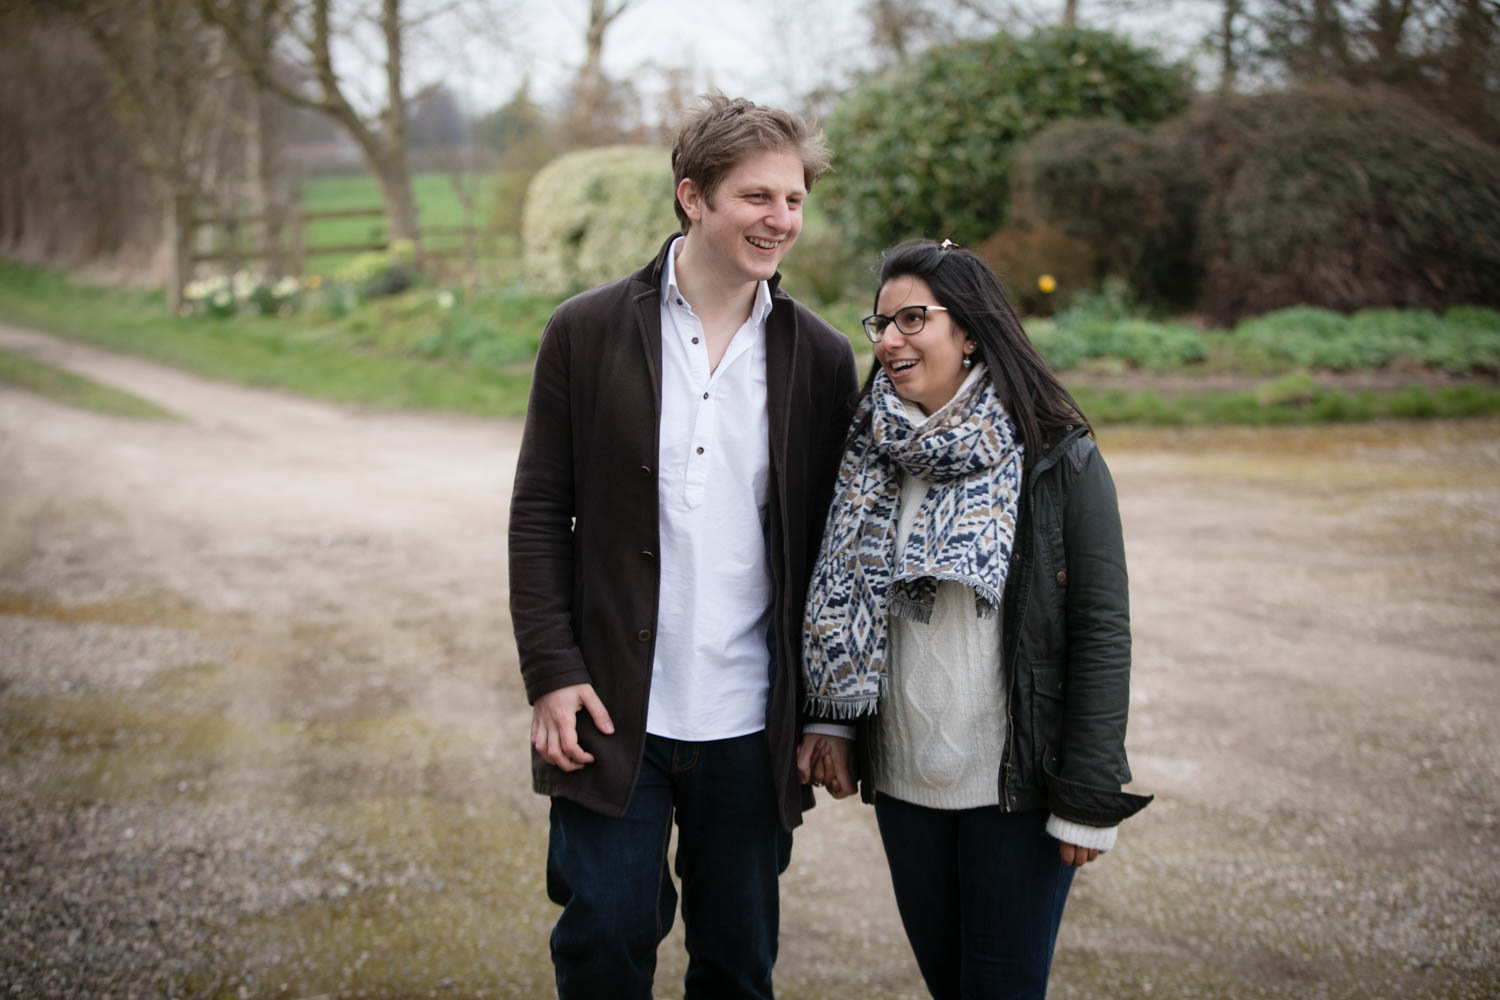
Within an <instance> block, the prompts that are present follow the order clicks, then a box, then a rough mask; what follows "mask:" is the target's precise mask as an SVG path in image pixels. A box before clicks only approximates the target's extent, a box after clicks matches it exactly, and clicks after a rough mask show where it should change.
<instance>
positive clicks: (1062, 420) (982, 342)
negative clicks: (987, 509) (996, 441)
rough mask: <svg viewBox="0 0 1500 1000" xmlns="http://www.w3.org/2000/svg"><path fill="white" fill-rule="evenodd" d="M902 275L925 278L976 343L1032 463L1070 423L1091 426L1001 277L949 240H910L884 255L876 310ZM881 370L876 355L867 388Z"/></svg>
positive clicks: (939, 302)
mask: <svg viewBox="0 0 1500 1000" xmlns="http://www.w3.org/2000/svg"><path fill="white" fill-rule="evenodd" d="M904 277H913V278H920V279H922V280H923V281H924V282H926V283H927V287H928V288H930V289H932V294H933V296H934V297H936V298H937V302H936V303H934V305H940V306H943V307H944V308H946V309H947V310H948V316H949V318H950V319H951V320H952V321H953V323H954V324H955V325H956V326H957V327H958V328H959V329H960V330H961V331H962V332H964V333H965V334H967V335H968V336H969V337H971V338H973V340H974V342H975V344H977V345H978V348H979V356H980V358H981V359H983V361H984V363H985V365H986V366H987V367H988V368H989V371H990V377H991V378H992V379H994V380H995V386H996V388H997V389H998V390H999V392H1000V398H1001V399H1002V400H1004V401H1005V406H1006V408H1007V409H1008V410H1009V411H1010V415H1011V419H1013V420H1014V421H1015V422H1016V430H1017V431H1018V432H1019V433H1020V435H1021V441H1022V443H1023V444H1025V445H1026V464H1027V465H1028V466H1029V465H1030V464H1031V463H1032V462H1033V461H1035V460H1037V459H1040V458H1041V457H1042V456H1043V455H1044V454H1045V453H1046V445H1048V444H1049V443H1051V442H1054V441H1058V440H1060V439H1061V437H1062V435H1063V434H1065V433H1066V432H1067V430H1068V429H1069V428H1070V427H1076V426H1079V425H1082V426H1085V427H1087V426H1088V421H1087V420H1086V419H1085V418H1084V415H1083V410H1082V409H1080V408H1079V406H1078V403H1077V401H1076V400H1074V399H1073V397H1072V395H1071V394H1070V393H1069V392H1068V390H1067V389H1064V388H1063V385H1062V383H1061V382H1059V381H1058V380H1057V376H1056V375H1053V374H1052V372H1051V370H1049V369H1048V368H1047V363H1046V362H1045V361H1043V360H1042V356H1041V355H1040V354H1039V353H1037V349H1036V348H1035V347H1034V346H1032V343H1031V338H1029V337H1027V336H1026V331H1025V330H1023V329H1022V328H1021V321H1020V320H1019V319H1017V318H1016V311H1015V310H1014V309H1013V308H1011V304H1010V300H1009V299H1008V298H1006V296H1005V289H1003V288H1002V287H1001V286H1000V279H998V278H996V277H995V273H994V272H993V271H991V270H990V269H989V267H988V266H987V265H986V264H985V263H984V261H982V260H980V259H979V258H978V257H976V256H975V255H974V254H972V253H970V252H969V251H968V250H965V249H963V248H962V247H959V246H955V245H953V244H951V243H950V244H948V245H946V246H940V245H939V244H937V243H935V242H933V241H932V240H911V241H909V242H906V243H900V244H897V245H896V246H894V247H892V248H891V249H889V250H887V251H886V252H885V253H884V254H883V255H882V256H881V258H880V281H879V283H878V284H877V285H876V286H875V300H876V306H875V309H876V310H877V311H878V310H879V308H880V305H879V301H880V289H882V288H884V287H885V285H886V283H887V282H889V281H892V280H894V279H896V278H904ZM879 370H880V362H879V360H877V361H876V362H875V366H874V367H873V368H872V369H871V370H870V375H869V377H868V378H867V379H866V380H865V385H864V392H866V393H868V392H869V391H870V386H871V385H872V384H873V383H874V381H875V374H876V372H878V371H879ZM1090 430H1092V428H1090Z"/></svg>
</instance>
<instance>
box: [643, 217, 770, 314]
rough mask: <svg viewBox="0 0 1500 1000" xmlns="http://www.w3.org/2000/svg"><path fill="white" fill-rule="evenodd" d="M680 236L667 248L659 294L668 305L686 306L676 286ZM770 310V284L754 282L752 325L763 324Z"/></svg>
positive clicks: (751, 310)
mask: <svg viewBox="0 0 1500 1000" xmlns="http://www.w3.org/2000/svg"><path fill="white" fill-rule="evenodd" d="M682 247H683V241H682V237H678V238H677V239H675V240H673V241H672V245H671V247H670V248H668V250H667V260H666V263H665V264H664V265H663V266H662V269H661V295H662V301H663V302H665V303H667V304H668V305H678V304H682V305H683V306H684V307H686V304H687V300H686V299H684V298H683V297H682V292H681V290H680V289H679V288H678V287H677V255H678V254H680V253H682ZM770 312H771V286H770V285H769V284H767V283H766V282H764V281H757V282H756V283H755V304H754V305H752V306H751V307H750V322H751V324H753V325H754V326H762V325H764V324H765V321H766V316H768V315H769V314H770Z"/></svg>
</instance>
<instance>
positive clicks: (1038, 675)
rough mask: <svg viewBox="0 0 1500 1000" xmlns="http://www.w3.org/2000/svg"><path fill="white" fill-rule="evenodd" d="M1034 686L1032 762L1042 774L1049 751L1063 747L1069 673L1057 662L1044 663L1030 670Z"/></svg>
mask: <svg viewBox="0 0 1500 1000" xmlns="http://www.w3.org/2000/svg"><path fill="white" fill-rule="evenodd" d="M1031 684H1032V688H1031V749H1032V759H1033V760H1034V761H1035V763H1036V768H1037V773H1038V774H1041V773H1042V771H1043V769H1044V767H1045V766H1046V765H1047V764H1048V762H1047V761H1046V760H1045V759H1044V758H1045V756H1046V755H1047V754H1048V753H1050V752H1051V751H1050V749H1049V748H1050V747H1057V746H1061V745H1062V736H1063V732H1062V730H1063V694H1064V689H1065V687H1066V684H1067V681H1066V672H1065V671H1064V670H1063V668H1062V666H1061V665H1060V664H1059V663H1058V662H1057V661H1056V660H1042V661H1040V662H1038V663H1037V664H1035V665H1034V666H1033V667H1032V668H1031ZM1050 763H1051V767H1052V769H1053V770H1056V769H1057V768H1058V762H1057V761H1055V760H1054V761H1051V762H1050Z"/></svg>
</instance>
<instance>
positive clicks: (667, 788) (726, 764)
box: [547, 733, 792, 1000]
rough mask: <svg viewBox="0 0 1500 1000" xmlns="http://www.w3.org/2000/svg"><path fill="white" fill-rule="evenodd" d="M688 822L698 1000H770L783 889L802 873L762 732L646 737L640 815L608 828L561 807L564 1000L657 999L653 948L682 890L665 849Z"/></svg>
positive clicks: (556, 836)
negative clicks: (784, 878) (786, 880)
mask: <svg viewBox="0 0 1500 1000" xmlns="http://www.w3.org/2000/svg"><path fill="white" fill-rule="evenodd" d="M674 813H675V814H676V821H677V859H676V863H675V869H676V872H677V877H678V878H679V879H680V880H681V881H682V920H683V924H684V926H685V928H686V932H687V934H686V937H687V952H688V969H687V977H686V980H685V987H686V996H687V998H688V1000H694V998H705V1000H707V998H720V997H724V998H734V997H746V998H755V1000H771V997H772V992H771V968H772V966H774V965H775V964H776V935H777V927H778V922H779V919H780V911H779V907H778V900H777V887H776V880H777V876H779V875H780V874H781V873H782V872H783V871H785V870H786V866H787V863H788V862H789V861H790V860H791V853H792V835H791V834H790V833H788V832H786V831H785V830H783V829H782V827H781V820H780V817H779V813H778V810H777V807H776V794H775V788H774V786H773V784H772V781H771V763H770V754H769V752H768V749H767V746H766V736H765V733H753V734H751V735H749V736H741V737H737V738H735V739H729V740H714V741H711V742H705V743H691V742H686V741H681V740H669V739H665V738H662V737H658V736H647V737H646V754H645V759H644V760H643V761H642V763H641V775H640V778H639V780H638V781H637V782H636V786H635V794H634V796H633V797H632V798H631V800H630V808H629V810H628V811H627V812H626V814H625V815H624V816H623V817H621V818H620V819H610V818H608V817H605V816H602V815H600V814H599V813H596V812H593V811H592V810H589V809H585V808H584V807H582V806H580V805H578V804H577V803H575V802H570V801H568V800H567V799H563V798H556V797H554V798H553V800H552V833H551V839H550V841H549V843H548V848H547V895H548V896H549V897H550V898H551V899H552V901H553V902H554V903H558V904H559V905H561V906H562V908H563V912H562V916H560V917H559V918H558V920H557V926H556V927H555V928H553V930H552V962H553V965H554V966H555V967H556V969H557V993H558V996H559V997H560V998H561V1000H573V998H578V1000H599V998H614V997H621V998H630V997H641V998H646V1000H649V998H650V996H651V979H652V975H653V973H655V971H656V946H657V945H658V944H660V943H661V939H662V938H664V937H666V935H667V932H668V931H669V930H671V929H672V917H673V913H674V911H675V910H676V906H677V890H676V888H675V887H674V886H673V884H672V876H671V875H670V874H668V872H667V841H668V839H669V838H670V836H671V833H672V821H673V814H674Z"/></svg>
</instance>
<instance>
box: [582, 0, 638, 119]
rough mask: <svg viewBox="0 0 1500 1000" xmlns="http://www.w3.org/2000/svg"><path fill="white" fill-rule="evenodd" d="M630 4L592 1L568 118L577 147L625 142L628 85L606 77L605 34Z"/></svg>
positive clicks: (590, 1) (628, 1)
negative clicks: (580, 64)
mask: <svg viewBox="0 0 1500 1000" xmlns="http://www.w3.org/2000/svg"><path fill="white" fill-rule="evenodd" d="M629 6H630V0H618V2H617V3H616V4H615V5H614V6H613V7H610V5H609V4H608V3H607V2H606V0H589V18H588V24H587V25H586V27H585V28H584V36H583V37H584V57H583V65H582V66H580V67H579V70H578V77H577V79H576V80H575V81H574V84H573V94H572V109H571V111H570V113H569V115H568V123H567V131H568V140H569V143H570V144H571V145H575V146H592V145H599V144H600V143H604V142H612V141H615V140H617V139H619V138H621V136H622V134H623V133H624V131H625V130H624V129H623V128H622V127H621V122H622V119H623V118H625V117H626V108H625V103H626V102H625V101H624V100H623V98H624V96H625V92H626V91H627V90H628V88H626V87H625V86H624V85H622V84H618V83H615V82H613V81H611V80H610V79H609V78H608V77H607V76H606V75H605V73H604V33H605V32H606V31H608V30H609V27H610V25H612V24H614V23H615V21H616V20H617V19H618V18H619V17H620V15H621V14H623V13H625V10H626V8H628V7H629Z"/></svg>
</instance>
